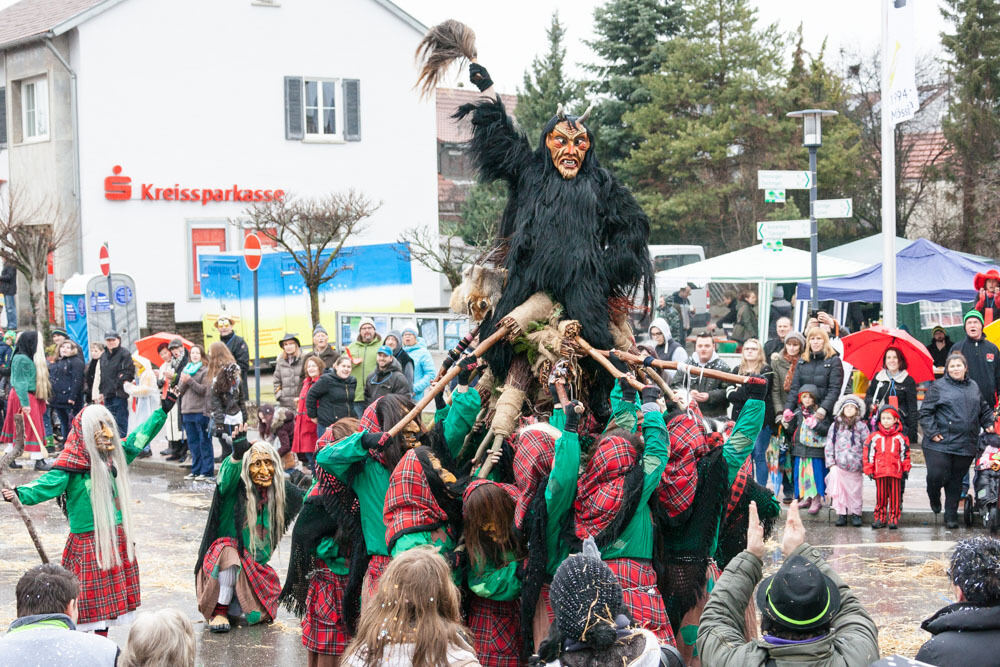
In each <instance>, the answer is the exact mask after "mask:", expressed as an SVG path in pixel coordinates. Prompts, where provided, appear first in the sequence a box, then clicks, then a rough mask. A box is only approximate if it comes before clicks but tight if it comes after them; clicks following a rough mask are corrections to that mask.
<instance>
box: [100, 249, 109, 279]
mask: <svg viewBox="0 0 1000 667" xmlns="http://www.w3.org/2000/svg"><path fill="white" fill-rule="evenodd" d="M99 261H100V265H101V273H103V274H104V277H105V278H107V277H108V276H109V275H111V256H110V255H109V254H108V245H107V244H106V243H105V244H104V245H102V246H101V253H100V260H99Z"/></svg>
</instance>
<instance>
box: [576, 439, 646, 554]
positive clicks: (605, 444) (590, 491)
mask: <svg viewBox="0 0 1000 667" xmlns="http://www.w3.org/2000/svg"><path fill="white" fill-rule="evenodd" d="M636 470H638V476H639V480H640V484H639V485H638V486H636V485H635V483H634V479H633V478H634V477H635V471H636ZM641 480H642V465H641V457H639V456H638V455H637V452H636V451H635V448H634V447H633V446H632V443H630V442H629V441H628V440H626V439H625V438H622V437H620V436H610V437H607V438H604V439H603V440H601V442H600V443H598V445H597V451H596V452H594V455H593V457H591V459H590V462H589V463H588V464H587V470H586V471H585V472H584V473H583V475H581V476H580V482H579V484H578V485H577V488H578V489H579V492H578V493H577V496H576V501H575V502H574V503H573V513H574V516H575V518H576V536H577V537H578V538H579V539H581V540H582V539H585V538H586V537H588V536H593V537H594V538H595V539H596V541H597V545H598V546H599V547H603V546H605V545H606V544H610V543H611V542H612V541H614V538H616V537H617V535H604V532H605V530H606V529H607V528H609V527H611V526H613V525H618V527H619V528H624V527H625V526H626V525H628V522H629V521H631V520H632V516H633V514H634V513H635V510H636V506H635V505H636V503H634V502H631V501H632V500H633V496H639V495H641V493H639V494H637V493H635V491H636V490H641V488H642V486H641ZM619 524H620V525H619ZM615 532H618V533H620V532H621V531H620V530H617V531H615ZM609 537H610V538H611V539H607V538H609Z"/></svg>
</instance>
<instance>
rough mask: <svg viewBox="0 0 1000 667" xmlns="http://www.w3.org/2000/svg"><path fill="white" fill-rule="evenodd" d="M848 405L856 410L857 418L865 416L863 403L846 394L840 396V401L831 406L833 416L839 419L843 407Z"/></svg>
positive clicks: (852, 395) (855, 397)
mask: <svg viewBox="0 0 1000 667" xmlns="http://www.w3.org/2000/svg"><path fill="white" fill-rule="evenodd" d="M848 403H852V404H854V407H856V408H857V409H858V416H859V417H860V416H861V415H864V414H865V402H864V401H862V400H861V399H860V398H858V397H857V396H855V395H854V394H846V395H844V396H841V397H840V399H839V400H838V401H837V402H836V404H834V406H833V416H834V417H839V416H840V413H841V412H842V411H843V410H844V406H845V405H847V404H848Z"/></svg>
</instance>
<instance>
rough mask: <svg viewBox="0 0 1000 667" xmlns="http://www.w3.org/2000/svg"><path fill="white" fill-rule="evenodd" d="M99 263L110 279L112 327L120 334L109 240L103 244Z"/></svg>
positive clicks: (109, 303)
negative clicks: (112, 283)
mask: <svg viewBox="0 0 1000 667" xmlns="http://www.w3.org/2000/svg"><path fill="white" fill-rule="evenodd" d="M99 263H100V265H101V273H103V274H104V275H105V277H106V278H107V279H108V312H109V313H111V329H112V330H113V331H115V332H116V333H118V334H119V335H120V334H121V332H119V331H118V325H117V324H116V323H115V299H114V294H112V291H113V289H112V286H111V253H110V251H109V250H108V242H107V241H105V242H104V245H102V246H101V251H100V254H99Z"/></svg>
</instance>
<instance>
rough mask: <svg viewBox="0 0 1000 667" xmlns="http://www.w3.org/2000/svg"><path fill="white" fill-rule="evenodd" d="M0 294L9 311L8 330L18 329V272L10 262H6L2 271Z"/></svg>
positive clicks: (0, 271) (0, 272) (0, 275)
mask: <svg viewBox="0 0 1000 667" xmlns="http://www.w3.org/2000/svg"><path fill="white" fill-rule="evenodd" d="M0 293H2V294H3V302H4V310H6V311H7V328H8V329H17V270H16V269H15V268H14V265H13V264H11V263H10V262H4V263H3V269H2V270H0Z"/></svg>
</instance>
